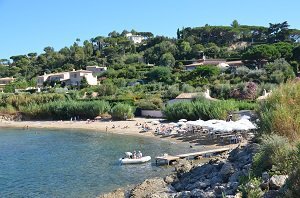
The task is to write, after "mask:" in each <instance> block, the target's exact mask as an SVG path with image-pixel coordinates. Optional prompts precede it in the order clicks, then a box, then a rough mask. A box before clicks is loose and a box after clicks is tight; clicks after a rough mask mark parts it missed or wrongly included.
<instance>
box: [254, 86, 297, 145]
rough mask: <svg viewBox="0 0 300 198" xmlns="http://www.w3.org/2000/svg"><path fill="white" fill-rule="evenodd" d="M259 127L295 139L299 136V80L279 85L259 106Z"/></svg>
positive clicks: (268, 132) (263, 130)
mask: <svg viewBox="0 0 300 198" xmlns="http://www.w3.org/2000/svg"><path fill="white" fill-rule="evenodd" d="M259 109H260V111H259V119H260V122H259V128H260V130H261V132H262V133H266V134H270V133H272V132H274V133H276V134H278V135H281V136H285V137H287V138H289V140H290V141H297V140H299V138H300V82H296V81H290V82H288V83H287V84H284V85H280V86H279V87H278V88H277V89H276V90H275V91H274V92H273V93H272V94H271V96H270V97H269V98H268V99H267V100H265V101H263V102H261V104H260V106H259Z"/></svg>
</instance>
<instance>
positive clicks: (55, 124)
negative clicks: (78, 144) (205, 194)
mask: <svg viewBox="0 0 300 198" xmlns="http://www.w3.org/2000/svg"><path fill="white" fill-rule="evenodd" d="M153 121H159V119H148V118H134V119H131V120H127V121H100V120H96V121H93V122H89V121H4V120H1V121H0V127H1V128H20V129H27V127H28V129H57V130H58V129H68V130H69V129H82V130H87V131H88V130H92V131H98V132H106V133H115V134H122V135H133V136H143V137H148V138H156V139H158V140H164V141H170V142H173V143H179V144H186V145H187V146H193V147H195V148H197V147H198V148H199V149H201V150H203V149H205V150H208V149H215V148H222V147H225V146H226V147H231V148H235V147H236V146H237V144H226V145H223V144H220V143H219V142H215V141H212V140H208V139H207V138H200V137H198V136H197V134H185V135H181V136H175V137H174V136H173V137H162V136H159V135H155V134H154V131H155V128H156V127H157V126H158V125H154V124H153V123H152V122H153ZM143 124H147V125H148V126H149V127H150V128H151V129H152V130H150V131H148V132H144V133H141V130H142V125H143ZM166 124H167V123H166Z"/></svg>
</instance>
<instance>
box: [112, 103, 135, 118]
mask: <svg viewBox="0 0 300 198" xmlns="http://www.w3.org/2000/svg"><path fill="white" fill-rule="evenodd" d="M110 113H111V116H112V118H113V119H114V120H126V119H130V118H133V117H134V115H133V113H134V109H133V107H132V106H130V105H128V104H123V103H118V104H116V105H115V106H114V107H113V108H112V109H111V112H110Z"/></svg>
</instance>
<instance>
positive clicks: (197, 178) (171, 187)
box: [103, 143, 287, 198]
mask: <svg viewBox="0 0 300 198" xmlns="http://www.w3.org/2000/svg"><path fill="white" fill-rule="evenodd" d="M258 149H259V145H258V144H255V143H253V144H248V145H247V146H245V147H243V148H236V149H234V150H232V151H231V152H230V153H229V156H228V158H227V159H221V158H220V159H212V160H210V161H209V162H208V163H205V164H198V165H194V166H193V165H192V164H191V162H190V161H186V160H180V161H179V162H178V164H177V165H176V166H175V170H176V173H174V174H171V175H169V176H167V177H165V178H164V179H161V178H154V179H147V180H145V181H144V182H142V183H141V184H139V185H137V186H136V187H135V188H133V189H132V190H130V191H129V192H128V196H125V197H130V198H143V197H144V198H156V197H157V198H158V197H159V198H196V197H199V198H202V197H203V198H221V197H224V196H225V197H228V198H238V197H241V193H240V192H238V187H239V185H240V181H239V180H240V178H241V177H242V176H248V175H249V171H250V169H251V165H252V158H253V156H254V154H255V153H256V152H257V151H258ZM261 178H262V183H261V185H260V189H259V190H261V192H263V191H264V195H263V197H274V196H275V195H276V196H278V195H279V194H280V190H279V189H280V188H281V187H282V186H283V185H284V183H285V180H286V179H287V176H286V175H273V176H272V177H271V178H270V176H269V174H268V173H267V172H264V173H263V174H262V177H261ZM247 185H249V188H255V187H254V186H253V185H252V184H251V183H249V184H246V186H247ZM251 185H252V186H251ZM247 188H248V187H247ZM124 195H125V194H124ZM120 196H121V195H120ZM112 197H113V196H110V197H103V198H112Z"/></svg>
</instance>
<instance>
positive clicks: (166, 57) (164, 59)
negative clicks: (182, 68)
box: [159, 52, 175, 67]
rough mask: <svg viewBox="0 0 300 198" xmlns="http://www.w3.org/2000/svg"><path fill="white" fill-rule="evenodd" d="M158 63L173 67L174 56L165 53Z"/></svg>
mask: <svg viewBox="0 0 300 198" xmlns="http://www.w3.org/2000/svg"><path fill="white" fill-rule="evenodd" d="M159 63H160V65H162V66H168V67H173V66H174V65H175V58H174V56H173V55H172V54H171V53H169V52H168V53H165V54H163V55H162V56H161V58H160V62H159Z"/></svg>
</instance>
